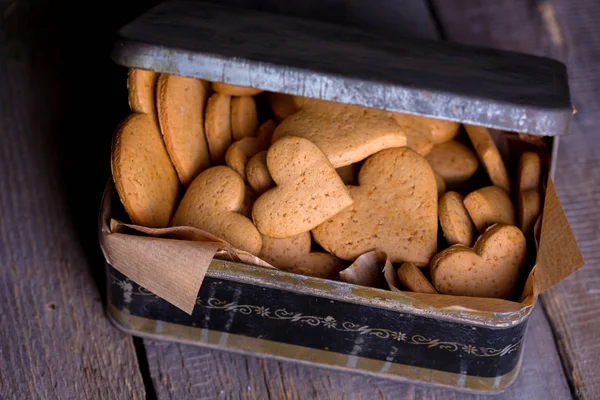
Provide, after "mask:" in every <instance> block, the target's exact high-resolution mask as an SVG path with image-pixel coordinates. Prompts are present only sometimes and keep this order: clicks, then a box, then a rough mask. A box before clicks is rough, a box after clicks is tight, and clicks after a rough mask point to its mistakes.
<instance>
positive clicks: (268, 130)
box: [256, 119, 277, 147]
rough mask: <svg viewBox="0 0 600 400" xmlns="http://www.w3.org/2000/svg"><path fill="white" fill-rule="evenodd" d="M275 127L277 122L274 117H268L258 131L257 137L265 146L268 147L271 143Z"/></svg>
mask: <svg viewBox="0 0 600 400" xmlns="http://www.w3.org/2000/svg"><path fill="white" fill-rule="evenodd" d="M275 128H277V122H275V121H273V120H272V119H268V120H266V121H265V122H263V123H262V124H261V125H260V126H259V127H258V130H257V131H256V138H257V139H258V140H260V141H261V143H264V145H265V147H268V146H269V144H270V143H271V136H273V132H275Z"/></svg>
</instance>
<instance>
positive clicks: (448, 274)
mask: <svg viewBox="0 0 600 400" xmlns="http://www.w3.org/2000/svg"><path fill="white" fill-rule="evenodd" d="M526 251H527V243H526V242H525V236H523V232H521V231H520V230H519V228H517V227H516V226H512V225H505V224H495V225H492V226H491V227H489V228H488V229H487V230H486V231H485V232H484V233H483V235H481V236H480V237H479V239H477V241H476V242H475V246H473V248H472V249H471V248H470V247H467V246H463V245H461V244H455V245H453V246H450V247H448V248H447V249H446V250H444V251H442V252H440V253H438V254H437V255H436V256H435V257H434V258H433V260H431V266H430V271H431V278H432V280H433V285H434V286H435V288H436V289H437V290H438V292H440V293H443V294H451V295H455V296H475V297H496V298H501V299H506V300H510V299H512V297H513V295H514V292H515V289H516V286H517V283H518V281H519V276H520V273H521V270H522V268H523V265H524V264H525V260H526Z"/></svg>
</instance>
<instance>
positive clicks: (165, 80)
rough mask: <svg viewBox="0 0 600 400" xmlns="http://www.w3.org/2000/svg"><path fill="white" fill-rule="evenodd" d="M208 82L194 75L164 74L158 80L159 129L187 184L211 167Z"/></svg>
mask: <svg viewBox="0 0 600 400" xmlns="http://www.w3.org/2000/svg"><path fill="white" fill-rule="evenodd" d="M207 90H208V83H207V82H204V81H201V80H199V79H194V78H186V77H183V76H176V75H164V74H163V75H161V76H160V77H159V78H158V83H157V94H156V97H157V103H156V105H157V112H158V121H159V123H160V129H161V131H162V134H163V138H164V140H165V145H166V147H167V151H168V152H169V156H170V157H171V161H173V165H175V169H176V170H177V174H178V175H179V180H180V181H181V183H183V185H184V186H185V187H187V186H188V185H189V184H190V182H191V181H192V180H193V179H194V178H195V177H196V175H198V174H199V173H200V172H202V171H203V170H205V169H206V168H208V167H210V155H209V153H208V145H207V143H206V138H205V136H204V107H205V104H206V98H207Z"/></svg>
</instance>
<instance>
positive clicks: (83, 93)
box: [0, 0, 600, 399]
mask: <svg viewBox="0 0 600 400" xmlns="http://www.w3.org/2000/svg"><path fill="white" fill-rule="evenodd" d="M229 1H230V2H232V3H240V4H243V5H246V6H251V7H257V8H263V9H268V10H272V11H277V12H281V13H289V14H294V15H299V16H304V17H310V18H312V17H314V15H315V12H316V10H318V14H319V15H320V17H321V18H322V19H326V20H335V21H343V22H344V23H347V24H351V25H358V26H363V27H366V28H368V29H371V30H375V31H381V32H388V33H389V34H398V35H407V34H408V35H411V36H420V37H424V36H425V37H440V38H443V39H446V40H451V41H456V42H463V43H469V44H477V45H485V46H490V47H496V48H501V49H509V50H519V51H523V52H528V53H532V54H538V55H549V56H552V57H555V58H558V59H561V60H563V61H565V62H566V63H567V65H568V68H569V74H570V77H571V86H572V88H571V91H572V96H573V102H574V105H575V107H576V108H577V114H576V116H575V119H574V123H573V126H572V129H571V134H570V135H569V136H568V137H565V138H564V139H561V145H560V150H559V155H558V165H557V173H556V187H557V191H558V196H559V198H560V200H561V202H562V204H563V207H564V209H565V211H566V214H567V216H568V218H569V221H570V223H571V225H572V228H573V230H574V232H575V235H576V237H577V240H578V243H579V245H580V248H581V250H582V253H583V255H584V258H585V260H586V266H584V268H582V269H581V270H580V271H578V272H577V273H576V274H575V275H573V276H571V277H569V278H568V279H567V280H565V281H563V282H562V283H560V284H559V285H558V286H557V287H555V288H554V289H552V290H550V291H549V292H548V293H546V294H544V295H542V296H541V301H540V302H539V303H538V306H537V307H536V309H535V311H534V314H533V316H532V320H531V321H530V327H529V331H528V333H527V339H526V345H525V356H524V362H523V367H522V370H521V374H520V376H519V378H518V380H517V382H516V383H515V384H514V385H513V386H512V387H511V388H509V389H508V390H507V391H506V392H505V393H504V394H502V395H499V396H498V397H496V398H504V397H505V398H524V399H531V398H547V399H550V398H551V399H563V398H570V397H576V398H583V399H594V398H599V397H600V377H599V373H600V342H598V340H597V339H596V336H597V335H598V330H599V329H600V317H598V309H599V308H600V270H599V268H598V267H599V264H600V250H599V246H600V228H599V227H600V217H599V216H598V213H597V210H596V207H597V206H598V205H599V204H600V186H599V185H598V183H599V182H600V135H599V134H598V131H597V129H598V128H597V127H598V122H600V120H599V116H600V78H599V76H598V71H597V68H595V67H596V64H597V63H598V61H600V30H599V28H598V27H597V21H599V20H600V3H598V2H597V1H595V0H505V1H502V2H493V1H485V0H433V1H429V2H427V1H423V0H408V1H402V2H400V1H398V2H391V1H389V0H326V1H325V0H321V1H318V0H311V1H306V0H305V1H302V2H288V1H283V0H280V1H277V0H262V1H261V0H254V1H252V0H237V1H236V0H229ZM154 3H155V1H152V0H145V1H141V0H135V1H132V0H130V1H116V0H108V1H104V2H91V3H89V2H80V3H75V4H64V2H57V1H51V0H38V1H35V2H34V1H24V0H22V1H18V0H14V1H3V2H0V127H1V129H0V398H60V399H66V398H106V399H117V398H118V399H121V398H124V399H125V398H144V397H146V398H160V399H167V398H173V399H182V398H226V399H229V398H249V399H254V398H257V399H263V398H273V399H280V398H291V399H307V398H325V399H328V398H331V399H338V398H349V399H350V398H352V399H355V398H356V399H360V398H365V399H371V398H397V397H406V398H444V399H452V398H458V397H460V398H463V396H464V395H462V394H460V393H458V392H455V391H452V390H449V389H438V388H430V387H426V386H419V385H413V384H403V383H398V382H395V381H391V380H387V379H376V378H369V377H365V376H362V375H358V374H351V373H342V372H331V371H329V370H325V369H321V368H316V367H307V366H303V365H299V364H295V363H289V362H279V361H267V360H262V359H258V358H255V357H251V356H243V355H234V354H229V353H225V352H220V351H215V350H207V349H203V348H198V347H193V346H186V345H180V344H171V343H165V342H158V341H152V340H142V339H137V338H132V337H130V336H128V335H126V334H123V333H121V332H120V331H118V330H116V329H115V328H114V327H113V326H112V325H111V324H110V323H109V321H108V320H107V319H106V317H105V315H104V312H103V298H104V293H103V290H104V289H103V288H104V279H103V269H102V255H101V253H100V250H99V247H98V244H97V236H96V218H97V212H98V206H99V201H100V196H101V193H102V189H103V184H104V182H105V180H106V178H107V176H108V173H109V157H108V155H109V149H110V139H111V136H112V132H113V129H114V127H115V125H116V123H117V122H118V121H119V119H120V118H121V117H123V116H124V115H125V114H126V113H127V103H126V100H125V99H126V86H125V78H126V76H125V71H124V70H123V69H122V68H120V67H118V66H116V65H114V64H112V62H111V61H110V60H109V59H108V54H109V48H110V44H111V42H112V35H113V33H114V32H115V31H116V29H117V28H118V27H120V26H121V25H123V24H124V23H125V22H127V21H128V20H130V19H131V18H133V17H135V16H136V15H138V14H139V13H141V12H143V11H144V10H146V9H147V8H149V7H151V6H152V5H153V4H154ZM468 397H469V398H471V397H472V398H475V397H476V396H468Z"/></svg>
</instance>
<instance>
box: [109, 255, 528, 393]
mask: <svg viewBox="0 0 600 400" xmlns="http://www.w3.org/2000/svg"><path fill="white" fill-rule="evenodd" d="M107 268H108V272H109V274H108V290H109V293H108V302H109V312H110V313H111V316H112V317H113V319H115V320H116V322H117V323H118V325H120V327H121V328H124V329H126V330H128V331H131V332H132V333H134V334H140V335H142V336H143V335H152V336H160V337H161V338H166V339H169V338H170V339H173V340H179V341H185V342H193V343H195V344H205V345H214V346H218V347H220V348H225V349H230V350H241V351H246V352H252V353H257V354H258V355H261V354H262V355H271V356H278V357H285V358H290V359H295V360H299V361H308V362H314V363H320V364H324V365H331V366H337V367H344V368H350V369H357V370H361V371H362V372H368V373H380V374H386V375H391V376H396V377H402V378H407V379H416V380H422V381H426V382H429V383H436V384H444V385H452V386H459V387H464V388H467V389H474V390H500V389H502V388H503V387H505V386H506V385H508V384H509V383H510V382H511V381H512V379H513V378H514V376H515V375H516V372H517V370H518V365H519V361H520V357H521V353H522V340H523V337H524V334H525V329H526V321H527V320H525V322H523V323H520V324H518V325H515V326H512V327H509V328H506V329H492V328H485V327H475V326H470V325H466V324H460V323H457V322H449V321H442V320H438V319H434V318H427V317H423V316H418V315H413V314H409V313H400V312H394V311H391V310H385V309H381V308H377V307H368V306H364V305H359V304H354V303H349V302H342V301H336V300H331V299H327V298H321V297H316V296H310V295H305V294H300V293H294V292H290V291H285V290H279V289H275V288H267V287H261V286H256V285H251V284H247V283H240V282H234V281H228V280H222V279H218V278H212V277H206V278H205V280H204V283H203V284H202V288H201V289H200V293H199V295H198V299H197V305H196V307H195V309H194V312H193V314H192V315H188V314H186V313H185V312H183V311H181V310H179V309H178V308H176V307H174V306H172V305H171V304H169V303H168V302H166V301H164V300H162V299H160V298H159V297H157V296H155V295H153V294H152V293H150V292H148V291H147V290H145V289H144V288H142V287H140V286H138V285H137V284H135V283H134V282H132V281H130V280H129V279H127V278H125V277H124V276H123V275H121V274H120V273H119V272H118V271H116V270H115V269H113V268H112V267H110V266H107Z"/></svg>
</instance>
